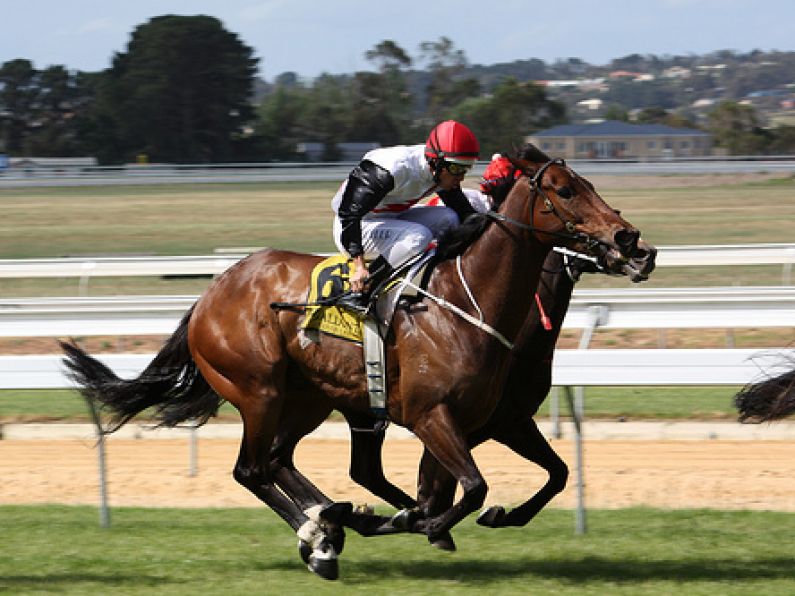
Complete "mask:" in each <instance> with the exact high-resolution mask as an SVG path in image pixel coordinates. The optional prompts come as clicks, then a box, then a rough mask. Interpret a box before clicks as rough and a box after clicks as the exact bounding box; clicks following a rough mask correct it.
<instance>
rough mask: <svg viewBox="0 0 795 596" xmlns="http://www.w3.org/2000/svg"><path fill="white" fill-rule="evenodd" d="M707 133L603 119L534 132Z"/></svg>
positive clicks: (578, 134) (591, 134) (554, 134)
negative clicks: (592, 122)
mask: <svg viewBox="0 0 795 596" xmlns="http://www.w3.org/2000/svg"><path fill="white" fill-rule="evenodd" d="M681 135H688V136H693V135H703V136H709V134H708V133H706V132H704V131H701V130H697V129H695V128H675V127H673V126H667V125H665V124H629V123H627V122H620V121H618V120H605V121H604V122H599V123H597V124H561V125H560V126H553V127H552V128H547V129H546V130H541V131H538V132H537V133H535V134H534V135H533V136H536V137H618V136H620V137H626V136H655V137H659V136H681Z"/></svg>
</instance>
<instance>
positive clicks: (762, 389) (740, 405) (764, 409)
mask: <svg viewBox="0 0 795 596" xmlns="http://www.w3.org/2000/svg"><path fill="white" fill-rule="evenodd" d="M734 405H735V407H736V408H737V410H738V412H739V413H740V422H771V421H773V420H780V419H782V418H786V417H787V416H790V415H792V414H794V413H795V368H793V369H792V370H790V371H789V372H785V373H783V374H780V375H778V376H777V377H772V378H770V379H767V380H766V381H762V382H761V383H755V384H753V385H747V386H746V387H744V388H743V389H742V390H741V391H740V392H739V393H737V395H735V396H734Z"/></svg>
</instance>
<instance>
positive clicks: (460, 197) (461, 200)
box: [436, 188, 477, 222]
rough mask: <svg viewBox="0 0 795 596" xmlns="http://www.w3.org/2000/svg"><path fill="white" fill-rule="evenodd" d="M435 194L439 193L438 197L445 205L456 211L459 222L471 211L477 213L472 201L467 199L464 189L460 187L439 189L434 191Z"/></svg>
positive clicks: (470, 213)
mask: <svg viewBox="0 0 795 596" xmlns="http://www.w3.org/2000/svg"><path fill="white" fill-rule="evenodd" d="M436 194H437V195H439V198H440V199H442V201H443V202H444V204H445V205H446V206H447V207H450V209H452V210H453V211H455V212H456V214H457V215H458V221H459V222H462V221H464V220H465V219H466V218H467V217H468V216H470V215H472V214H473V213H477V211H475V208H474V207H473V206H472V203H470V202H469V199H467V197H466V195H465V194H464V191H463V190H461V189H460V188H454V189H452V190H439V191H436Z"/></svg>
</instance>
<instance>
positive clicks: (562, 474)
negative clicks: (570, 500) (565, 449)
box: [547, 460, 569, 494]
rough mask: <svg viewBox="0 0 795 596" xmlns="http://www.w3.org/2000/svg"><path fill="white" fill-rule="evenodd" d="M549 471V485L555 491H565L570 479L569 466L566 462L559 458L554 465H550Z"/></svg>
mask: <svg viewBox="0 0 795 596" xmlns="http://www.w3.org/2000/svg"><path fill="white" fill-rule="evenodd" d="M547 471H548V472H549V481H548V483H547V485H548V486H549V488H550V489H551V490H553V491H555V493H556V494H557V493H560V492H563V489H564V488H566V484H567V483H568V481H569V467H568V466H567V465H566V462H564V461H563V460H559V461H558V462H557V463H556V464H555V465H554V466H550V467H549V468H548V469H547Z"/></svg>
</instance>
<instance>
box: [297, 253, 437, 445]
mask: <svg viewBox="0 0 795 596" xmlns="http://www.w3.org/2000/svg"><path fill="white" fill-rule="evenodd" d="M434 255H435V251H434V249H433V248H430V249H428V250H426V251H424V252H422V253H420V254H419V255H417V256H415V257H413V258H411V259H409V260H408V261H406V262H405V263H403V264H402V265H400V266H398V267H396V268H395V271H394V272H393V273H392V274H391V275H390V276H389V277H388V278H387V279H386V280H384V281H383V282H382V283H381V284H379V286H378V287H376V288H373V290H372V292H371V294H372V300H373V305H372V308H371V309H370V311H369V313H368V314H367V315H360V314H358V313H354V312H353V311H351V310H348V309H346V308H343V307H340V306H337V305H336V300H337V299H338V298H339V297H340V296H343V295H345V293H346V292H349V291H350V283H349V281H348V278H349V275H350V271H351V261H350V259H348V258H347V257H345V256H343V255H335V256H332V257H329V258H327V259H325V260H323V261H321V262H320V263H319V264H318V265H317V266H316V267H315V268H314V269H313V270H312V275H311V276H310V287H309V293H308V296H307V301H306V305H304V306H305V312H306V314H305V316H304V319H303V321H302V322H301V328H302V329H303V330H304V334H305V336H307V337H308V338H309V339H312V337H311V334H317V333H326V334H328V335H333V336H335V337H339V338H342V339H346V340H348V341H353V342H356V343H360V344H361V345H362V351H363V355H364V367H365V373H366V376H367V391H368V394H369V396H370V409H371V411H372V412H373V414H374V415H375V416H376V419H377V420H379V421H380V422H379V423H377V424H376V431H378V430H379V427H380V429H383V428H385V422H386V420H387V411H386V398H387V379H386V350H385V349H384V339H385V338H386V335H387V333H388V331H389V327H390V325H391V323H392V318H393V317H394V314H395V310H396V308H397V306H398V303H399V302H400V300H401V299H403V300H414V299H416V297H417V291H416V289H415V288H416V287H424V286H425V285H427V280H428V278H429V267H428V265H429V263H430V262H431V260H432V259H433V256H434ZM314 339H315V340H317V337H314Z"/></svg>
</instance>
